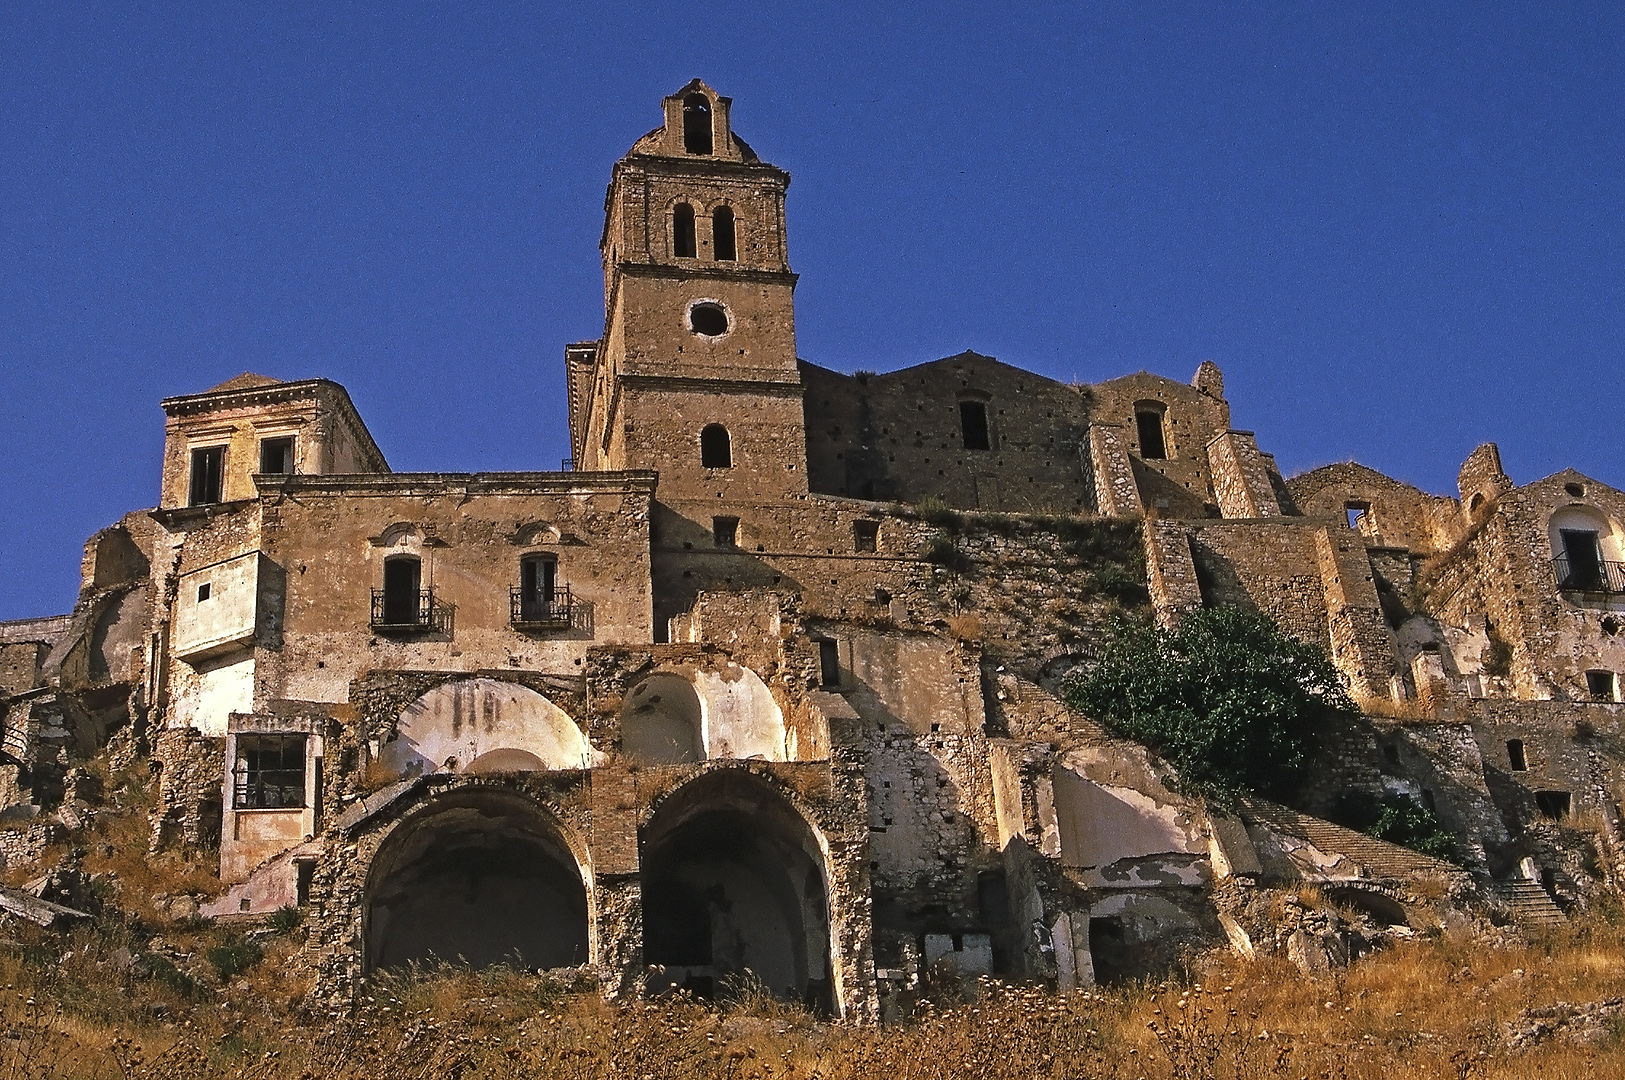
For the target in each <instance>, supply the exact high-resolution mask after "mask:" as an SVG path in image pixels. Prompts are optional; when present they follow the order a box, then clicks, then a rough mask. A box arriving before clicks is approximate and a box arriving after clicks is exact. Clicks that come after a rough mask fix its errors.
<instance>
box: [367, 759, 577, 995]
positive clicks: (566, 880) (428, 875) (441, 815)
mask: <svg viewBox="0 0 1625 1080" xmlns="http://www.w3.org/2000/svg"><path fill="white" fill-rule="evenodd" d="M583 852H584V848H583V847H582V845H581V844H580V842H579V841H578V840H577V839H576V838H575V837H574V836H572V835H571V833H570V832H569V830H568V829H566V828H565V826H564V825H563V824H562V823H560V822H559V820H558V818H557V817H556V816H554V815H553V813H552V812H551V811H549V810H547V809H546V808H545V807H543V806H542V805H540V804H538V803H536V802H535V801H534V800H532V799H529V798H527V797H525V796H523V795H520V794H519V793H517V792H513V791H506V790H503V789H501V788H496V787H486V786H478V787H464V788H461V789H458V790H455V791H452V792H449V793H447V794H444V795H440V796H437V797H436V798H434V799H431V800H430V801H429V802H428V803H426V804H425V805H424V806H422V807H421V808H420V809H418V810H417V811H416V812H415V813H413V814H411V815H409V816H408V817H406V818H405V819H403V820H402V821H401V822H400V823H399V824H397V825H396V826H395V827H394V828H393V829H392V830H391V831H390V833H389V835H388V836H386V837H385V838H384V840H383V843H382V844H380V845H379V848H378V852H377V854H376V855H375V856H374V857H373V859H372V863H371V866H370V867H369V868H368V871H367V880H366V885H365V888H364V890H363V910H362V942H363V957H362V959H363V965H362V966H363V970H364V971H365V972H368V973H370V972H372V971H376V970H378V969H380V968H397V967H402V966H405V965H408V964H412V963H434V962H437V961H445V962H449V963H464V962H466V963H467V964H469V965H470V966H473V967H476V968H486V967H492V966H495V965H497V964H509V965H511V966H514V967H518V968H523V969H535V968H557V967H575V966H579V965H582V964H587V963H590V962H591V961H592V958H593V955H594V948H593V934H592V927H593V919H592V889H591V880H592V875H591V872H590V870H589V868H588V863H587V861H586V859H585V858H584V857H583V854H582V853H583Z"/></svg>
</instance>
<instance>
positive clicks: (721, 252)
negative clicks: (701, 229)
mask: <svg viewBox="0 0 1625 1080" xmlns="http://www.w3.org/2000/svg"><path fill="white" fill-rule="evenodd" d="M711 257H712V258H713V259H715V260H717V261H718V262H733V261H734V260H735V259H737V258H738V257H739V247H738V244H737V243H736V242H735V236H734V212H733V211H732V210H730V209H728V208H727V207H726V206H719V207H717V208H716V209H715V210H714V211H712V212H711Z"/></svg>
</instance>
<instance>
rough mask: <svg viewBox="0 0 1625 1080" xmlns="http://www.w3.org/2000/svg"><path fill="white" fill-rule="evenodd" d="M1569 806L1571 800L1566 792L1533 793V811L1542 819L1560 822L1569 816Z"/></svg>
mask: <svg viewBox="0 0 1625 1080" xmlns="http://www.w3.org/2000/svg"><path fill="white" fill-rule="evenodd" d="M1570 805H1571V799H1570V797H1569V793H1568V792H1566V791H1537V792H1535V809H1536V810H1539V811H1540V816H1541V817H1543V818H1550V819H1551V820H1552V821H1561V820H1562V819H1563V818H1566V817H1568V816H1569V807H1570Z"/></svg>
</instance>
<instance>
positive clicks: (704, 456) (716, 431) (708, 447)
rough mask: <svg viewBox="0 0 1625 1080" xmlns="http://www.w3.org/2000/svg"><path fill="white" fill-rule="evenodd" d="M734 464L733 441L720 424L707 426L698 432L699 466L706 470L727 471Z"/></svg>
mask: <svg viewBox="0 0 1625 1080" xmlns="http://www.w3.org/2000/svg"><path fill="white" fill-rule="evenodd" d="M733 463H734V457H733V441H732V440H731V439H730V438H729V437H728V429H727V428H725V427H723V426H722V425H721V424H707V425H706V426H705V430H704V431H701V432H700V465H701V467H702V468H706V469H728V468H732V467H733Z"/></svg>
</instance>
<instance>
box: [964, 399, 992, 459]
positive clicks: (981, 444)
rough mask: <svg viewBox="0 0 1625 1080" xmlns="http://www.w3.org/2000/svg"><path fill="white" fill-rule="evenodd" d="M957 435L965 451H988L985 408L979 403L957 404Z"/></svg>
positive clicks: (989, 446) (966, 402) (990, 447)
mask: <svg viewBox="0 0 1625 1080" xmlns="http://www.w3.org/2000/svg"><path fill="white" fill-rule="evenodd" d="M959 433H960V435H961V436H962V437H963V438H964V441H965V449H966V450H990V449H992V445H991V444H990V443H989V442H988V437H987V406H986V405H984V404H983V403H982V402H980V401H961V402H960V403H959Z"/></svg>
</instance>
